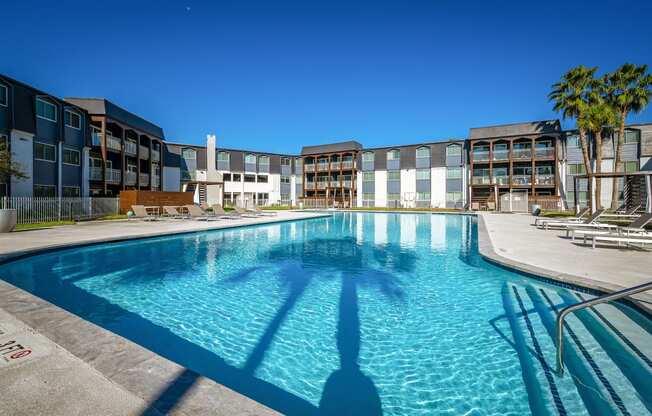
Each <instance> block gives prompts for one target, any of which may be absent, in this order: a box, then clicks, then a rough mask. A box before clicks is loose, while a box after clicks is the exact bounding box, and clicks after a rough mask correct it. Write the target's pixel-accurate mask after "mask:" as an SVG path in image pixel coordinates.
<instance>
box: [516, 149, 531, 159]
mask: <svg viewBox="0 0 652 416" xmlns="http://www.w3.org/2000/svg"><path fill="white" fill-rule="evenodd" d="M512 158H513V159H532V149H514V150H513V151H512Z"/></svg>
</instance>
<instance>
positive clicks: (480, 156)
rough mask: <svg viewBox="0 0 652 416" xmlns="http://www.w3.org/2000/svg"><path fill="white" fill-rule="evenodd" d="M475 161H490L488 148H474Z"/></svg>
mask: <svg viewBox="0 0 652 416" xmlns="http://www.w3.org/2000/svg"><path fill="white" fill-rule="evenodd" d="M472 155H473V161H474V162H488V161H489V151H488V150H474V151H473V153H472Z"/></svg>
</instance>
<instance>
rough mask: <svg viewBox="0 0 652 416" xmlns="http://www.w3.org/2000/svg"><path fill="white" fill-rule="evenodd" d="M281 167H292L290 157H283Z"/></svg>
mask: <svg viewBox="0 0 652 416" xmlns="http://www.w3.org/2000/svg"><path fill="white" fill-rule="evenodd" d="M281 165H282V166H290V158H289V157H282V158H281Z"/></svg>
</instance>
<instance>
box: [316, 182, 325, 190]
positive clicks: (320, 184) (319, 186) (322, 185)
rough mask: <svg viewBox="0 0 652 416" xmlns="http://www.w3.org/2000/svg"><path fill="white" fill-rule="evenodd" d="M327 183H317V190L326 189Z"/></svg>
mask: <svg viewBox="0 0 652 416" xmlns="http://www.w3.org/2000/svg"><path fill="white" fill-rule="evenodd" d="M327 186H328V182H317V189H326V188H327Z"/></svg>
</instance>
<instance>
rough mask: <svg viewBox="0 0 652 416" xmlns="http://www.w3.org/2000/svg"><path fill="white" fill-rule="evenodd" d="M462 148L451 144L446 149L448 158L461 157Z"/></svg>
mask: <svg viewBox="0 0 652 416" xmlns="http://www.w3.org/2000/svg"><path fill="white" fill-rule="evenodd" d="M461 155H462V146H460V145H459V144H451V145H448V146H447V147H446V156H461Z"/></svg>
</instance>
